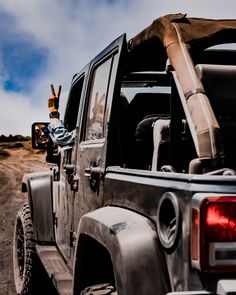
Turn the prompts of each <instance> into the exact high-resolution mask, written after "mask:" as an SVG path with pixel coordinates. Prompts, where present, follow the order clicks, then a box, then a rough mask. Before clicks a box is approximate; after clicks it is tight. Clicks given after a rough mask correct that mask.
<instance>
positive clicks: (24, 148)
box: [0, 137, 50, 295]
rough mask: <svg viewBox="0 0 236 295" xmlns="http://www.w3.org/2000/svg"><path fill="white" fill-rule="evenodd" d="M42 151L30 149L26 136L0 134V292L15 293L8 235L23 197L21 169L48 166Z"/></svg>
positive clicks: (31, 170) (9, 294)
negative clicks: (5, 136)
mask: <svg viewBox="0 0 236 295" xmlns="http://www.w3.org/2000/svg"><path fill="white" fill-rule="evenodd" d="M49 167H50V165H48V164H46V163H45V154H43V153H41V152H38V151H33V150H32V149H31V142H30V141H29V139H28V138H24V139H23V140H22V138H19V137H18V138H15V139H13V138H11V140H4V138H3V137H0V278H1V279H0V295H13V294H14V295H15V294H16V293H15V289H14V284H13V274H12V238H13V229H14V220H15V214H16V211H17V208H18V207H19V206H20V204H21V203H23V202H25V201H26V200H27V196H26V195H25V194H22V193H21V179H22V176H23V175H24V174H25V173H28V172H35V171H42V170H46V169H49Z"/></svg>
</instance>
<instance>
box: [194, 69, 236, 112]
mask: <svg viewBox="0 0 236 295" xmlns="http://www.w3.org/2000/svg"><path fill="white" fill-rule="evenodd" d="M196 73H197V75H198V77H199V78H200V80H201V82H202V84H203V86H204V88H205V91H206V94H207V96H208V98H209V100H210V102H211V105H212V108H213V111H214V112H215V113H216V114H218V115H230V114H232V113H234V114H236V66H231V65H210V64H198V65H196Z"/></svg>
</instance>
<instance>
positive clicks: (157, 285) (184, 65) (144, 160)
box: [13, 13, 236, 295]
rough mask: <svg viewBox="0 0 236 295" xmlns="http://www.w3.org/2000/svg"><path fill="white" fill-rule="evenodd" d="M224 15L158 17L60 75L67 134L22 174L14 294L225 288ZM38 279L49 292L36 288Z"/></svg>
mask: <svg viewBox="0 0 236 295" xmlns="http://www.w3.org/2000/svg"><path fill="white" fill-rule="evenodd" d="M235 42H236V20H212V19H203V18H188V17H187V16H186V14H181V13H179V14H171V15H166V16H162V17H160V18H158V19H156V20H155V21H154V22H153V23H152V24H151V25H150V26H148V27H147V28H144V30H143V31H141V32H140V33H138V34H137V35H136V36H134V37H133V38H131V39H130V40H128V41H126V35H125V34H124V35H122V36H120V37H119V38H117V39H116V40H115V41H114V42H112V43H111V44H110V45H109V46H108V47H106V48H105V49H104V50H103V51H102V52H100V53H99V54H98V55H97V56H96V57H95V58H94V59H92V60H91V61H90V62H89V63H88V64H87V65H86V66H85V67H84V68H83V69H82V70H81V71H80V72H79V73H77V74H75V75H74V76H73V79H72V83H71V89H70V92H69V96H68V101H67V107H66V111H65V115H64V120H63V122H64V125H65V127H66V128H67V129H68V130H69V131H71V130H76V140H75V142H74V144H70V145H66V146H63V147H60V146H57V145H55V144H54V143H53V142H52V141H51V140H50V137H49V138H48V140H43V141H42V140H39V139H38V136H37V134H38V133H37V132H38V129H40V128H42V126H44V128H46V125H47V123H45V122H36V123H34V124H33V125H32V143H33V146H34V147H35V148H40V149H43V148H45V149H47V152H46V153H47V156H46V161H47V162H49V163H52V165H51V169H50V170H49V171H46V172H37V173H29V174H26V175H24V176H23V180H22V191H23V192H25V193H27V195H28V203H27V204H23V205H22V207H21V208H20V209H19V211H18V212H17V215H16V222H15V231H14V243H13V267H14V278H15V286H16V291H17V294H21V295H22V294H37V292H38V291H39V290H40V289H42V288H43V287H45V290H44V291H41V292H42V293H43V294H53V292H56V293H57V294H60V295H66V294H73V295H77V294H86V295H88V294H97V295H98V294H118V295H137V294H139V295H154V294H155V295H157V294H158V295H167V294H168V295H180V294H181V295H190V294H192V295H197V294H198V295H201V294H219V295H223V294H224V295H226V294H236V213H235V212H236V156H235V153H236V50H235V47H234V46H232V45H229V43H235ZM49 290H50V291H49Z"/></svg>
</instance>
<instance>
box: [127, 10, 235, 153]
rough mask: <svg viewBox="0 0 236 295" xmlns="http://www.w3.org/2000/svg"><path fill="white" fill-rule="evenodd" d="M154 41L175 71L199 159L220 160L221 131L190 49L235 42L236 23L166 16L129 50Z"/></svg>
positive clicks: (157, 21) (172, 15)
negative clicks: (161, 46)
mask: <svg viewBox="0 0 236 295" xmlns="http://www.w3.org/2000/svg"><path fill="white" fill-rule="evenodd" d="M153 38H156V39H158V41H159V42H158V43H160V44H162V45H163V48H164V49H165V51H166V54H167V58H169V60H170V62H171V64H172V66H173V68H174V77H175V79H176V82H177V84H178V85H179V88H180V89H181V91H183V94H184V96H185V99H186V108H185V112H186V116H187V117H188V118H189V124H190V130H191V133H192V136H193V140H194V143H195V147H196V151H197V153H198V156H199V158H200V159H215V158H218V157H223V156H224V149H223V144H222V136H221V132H220V127H219V124H218V122H217V120H216V117H215V114H214V112H213V110H212V108H211V105H210V103H209V100H208V97H207V96H206V94H205V91H204V87H203V85H202V83H201V81H200V80H199V78H198V77H197V74H196V71H195V67H194V64H193V61H192V59H191V56H190V54H189V48H193V47H196V48H199V49H200V48H201V49H205V48H208V47H210V46H213V45H217V44H222V43H233V42H236V20H212V19H203V18H187V17H186V14H181V13H178V14H170V15H166V16H163V17H160V18H158V19H156V20H155V21H154V22H153V23H152V24H151V25H150V26H148V27H147V28H146V29H144V30H143V31H142V32H140V33H139V34H137V35H136V36H135V37H134V38H132V39H131V40H130V41H129V48H130V50H131V51H132V50H133V49H135V48H136V47H138V46H139V45H140V44H142V43H144V42H146V41H148V40H150V39H153ZM157 54H158V52H157ZM163 58H164V57H163ZM178 85H177V86H178Z"/></svg>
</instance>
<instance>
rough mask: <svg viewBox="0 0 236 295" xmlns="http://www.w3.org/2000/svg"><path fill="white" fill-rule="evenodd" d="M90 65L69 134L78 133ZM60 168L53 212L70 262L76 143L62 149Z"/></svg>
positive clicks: (75, 88)
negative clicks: (71, 132)
mask: <svg viewBox="0 0 236 295" xmlns="http://www.w3.org/2000/svg"><path fill="white" fill-rule="evenodd" d="M88 68H89V65H88V66H87V67H86V68H85V69H84V70H83V71H81V72H80V74H77V75H76V76H75V77H74V79H73V82H72V86H71V90H70V94H69V98H68V102H67V107H66V111H65V117H64V125H65V127H66V128H67V130H68V131H72V130H74V129H76V130H77V128H76V124H77V120H78V111H79V106H80V104H81V103H82V99H81V97H82V94H83V92H84V84H85V81H86V72H87V71H88ZM59 151H60V165H59V166H54V167H53V206H54V208H53V211H54V221H55V222H54V223H55V238H56V242H57V245H58V248H59V249H60V251H61V253H62V255H63V256H64V257H65V258H66V259H68V258H69V257H70V255H71V238H72V237H71V232H72V220H73V204H74V191H75V183H76V182H75V179H74V177H75V169H74V166H73V163H74V162H75V161H76V155H77V153H76V151H77V147H76V143H75V144H74V145H67V146H64V147H61V148H59Z"/></svg>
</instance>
